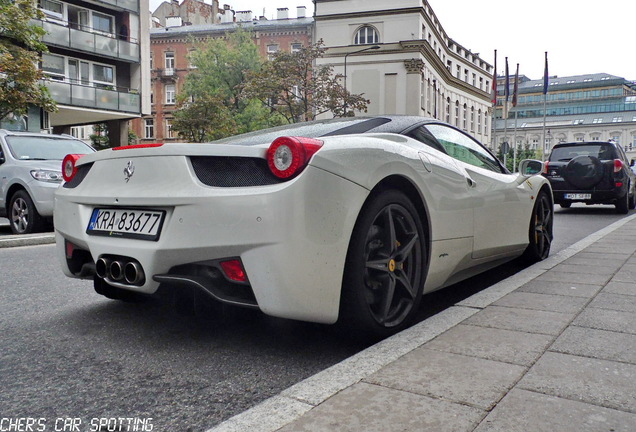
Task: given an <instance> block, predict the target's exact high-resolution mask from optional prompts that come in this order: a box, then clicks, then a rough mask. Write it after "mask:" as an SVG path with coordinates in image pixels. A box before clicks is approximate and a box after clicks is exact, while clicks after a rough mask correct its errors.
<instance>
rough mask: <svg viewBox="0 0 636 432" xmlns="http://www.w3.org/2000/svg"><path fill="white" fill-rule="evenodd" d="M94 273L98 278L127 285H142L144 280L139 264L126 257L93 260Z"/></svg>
mask: <svg viewBox="0 0 636 432" xmlns="http://www.w3.org/2000/svg"><path fill="white" fill-rule="evenodd" d="M95 274H96V275H97V277H98V278H100V279H109V280H112V281H114V282H120V283H125V284H127V285H136V286H139V285H143V283H144V282H145V280H146V276H145V274H144V270H143V268H142V266H141V264H139V263H138V262H137V261H133V260H131V259H130V258H126V257H119V258H116V259H112V258H108V257H100V258H98V259H97V261H96V262H95Z"/></svg>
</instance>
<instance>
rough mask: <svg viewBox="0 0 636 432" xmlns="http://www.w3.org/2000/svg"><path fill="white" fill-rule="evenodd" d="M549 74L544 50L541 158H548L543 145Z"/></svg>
mask: <svg viewBox="0 0 636 432" xmlns="http://www.w3.org/2000/svg"><path fill="white" fill-rule="evenodd" d="M549 80H550V78H549V76H548V52H547V51H546V52H545V68H544V71H543V144H542V149H543V160H547V159H548V155H547V153H548V152H547V151H546V150H547V149H546V146H545V121H546V116H547V101H548V85H549Z"/></svg>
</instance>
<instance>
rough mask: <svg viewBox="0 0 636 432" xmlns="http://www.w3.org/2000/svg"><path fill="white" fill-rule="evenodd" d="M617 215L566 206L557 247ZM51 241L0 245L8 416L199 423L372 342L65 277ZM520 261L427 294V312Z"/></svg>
mask: <svg viewBox="0 0 636 432" xmlns="http://www.w3.org/2000/svg"><path fill="white" fill-rule="evenodd" d="M620 218H621V216H619V215H616V214H615V213H614V210H613V208H612V207H601V206H596V207H589V208H586V207H573V208H571V209H568V210H561V209H558V210H557V214H556V218H555V241H554V244H553V253H557V252H558V251H559V250H562V249H564V248H565V247H567V246H569V245H571V244H573V243H575V242H576V241H578V240H580V239H582V238H584V237H586V236H587V235H589V234H590V233H593V232H595V231H598V230H599V229H602V228H604V227H605V226H607V225H609V224H611V223H612V222H614V221H616V220H618V219H620ZM7 234H8V230H7V228H6V227H2V224H1V223H0V236H3V235H7ZM53 250H54V247H53V245H44V246H31V247H19V248H6V249H0V269H2V276H0V307H1V309H0V310H2V313H1V314H0V334H2V338H0V416H1V417H10V418H20V417H30V418H44V419H46V422H47V423H46V424H47V426H48V428H47V430H54V429H53V427H54V425H55V421H56V419H58V418H60V419H68V418H78V419H80V420H79V422H81V426H80V428H78V429H77V430H78V431H84V430H96V429H92V425H94V424H96V423H95V422H93V423H91V421H92V419H104V418H115V417H125V418H136V419H149V418H152V420H150V422H151V424H152V425H153V430H154V431H166V432H168V431H169V432H181V431H184V432H185V431H197V432H198V431H203V430H206V429H207V428H209V427H211V426H213V425H215V424H217V423H219V422H221V421H223V420H225V419H227V418H229V417H231V416H233V415H235V414H238V413H239V412H242V411H244V410H246V409H247V408H249V407H251V406H253V405H255V404H257V403H258V402H260V401H262V400H264V399H266V398H268V397H270V396H272V395H275V394H277V393H279V392H280V391H281V390H283V389H285V388H287V387H289V386H290V385H292V384H294V383H296V382H298V381H301V380H302V379H304V378H306V377H309V376H311V375H313V374H315V373H316V372H318V371H321V370H323V369H325V368H327V367H329V366H330V365H332V364H335V363H337V362H339V361H341V360H343V359H345V358H347V357H349V356H351V355H352V354H354V353H356V352H358V351H360V350H362V349H363V348H365V347H366V346H365V345H364V344H361V343H356V342H353V341H350V340H347V339H345V338H342V337H341V336H340V335H338V334H336V333H335V332H333V331H332V329H331V328H330V327H326V326H320V325H314V324H307V323H301V322H295V321H288V320H280V319H275V318H270V317H266V316H264V315H262V314H259V313H256V312H252V311H247V310H240V309H225V310H224V311H222V313H221V315H219V316H216V317H213V318H210V319H205V320H204V319H201V318H196V317H193V316H183V315H178V314H177V313H176V312H175V308H174V307H171V305H170V304H167V303H164V302H159V301H152V302H147V303H143V304H126V303H121V302H114V301H109V300H106V299H104V298H101V297H99V296H97V295H96V294H94V292H93V290H92V287H91V284H90V282H86V281H79V280H72V279H68V278H66V277H64V276H63V275H62V273H61V271H60V270H59V267H58V263H57V262H56V260H55V257H54V254H53ZM521 268H523V267H522V265H521V264H520V263H516V262H513V263H511V264H509V265H506V266H502V267H499V268H497V269H495V270H492V271H490V272H488V273H486V274H484V275H482V276H479V277H476V278H472V279H470V280H468V281H466V282H464V283H462V284H458V285H456V286H453V287H450V288H448V289H445V290H442V291H438V292H437V293H433V294H430V295H427V296H425V298H424V302H423V307H422V310H421V313H420V319H424V318H426V317H428V316H430V315H431V314H434V313H436V312H437V311H439V310H442V309H444V308H446V307H448V306H450V305H452V304H454V303H455V302H457V301H459V300H461V299H463V298H465V297H467V296H469V295H471V294H472V293H474V292H476V291H478V290H481V289H483V288H485V287H487V286H489V285H491V284H492V283H495V282H497V281H498V280H501V279H502V278H505V277H507V276H508V275H510V274H513V273H514V272H516V271H518V270H520V269H521ZM60 424H61V423H60ZM69 430H72V429H69Z"/></svg>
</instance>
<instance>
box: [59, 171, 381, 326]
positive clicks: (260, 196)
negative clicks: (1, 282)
mask: <svg viewBox="0 0 636 432" xmlns="http://www.w3.org/2000/svg"><path fill="white" fill-rule="evenodd" d="M139 165H141V164H139ZM175 178H178V176H175ZM174 181H175V183H176V182H177V181H178V180H174ZM82 186H84V184H82ZM82 190H83V187H78V188H76V189H63V188H61V189H60V190H59V191H58V194H57V196H56V208H55V215H56V225H55V228H56V237H57V253H58V257H59V260H60V262H61V264H62V269H63V271H64V273H65V274H66V275H67V276H71V277H82V276H84V277H86V276H87V275H86V274H84V275H82V273H81V269H80V268H76V269H71V268H69V263H68V260H67V258H66V254H67V249H66V242H67V241H68V242H71V243H73V244H74V245H76V246H77V247H78V248H80V249H82V250H85V251H87V253H88V254H90V256H89V257H88V259H89V260H91V261H92V262H95V261H96V260H97V259H98V258H100V257H104V256H111V255H112V256H122V257H126V258H127V259H129V261H130V260H134V261H135V262H138V263H139V264H140V265H141V266H142V268H143V272H144V274H145V282H144V283H143V284H142V285H139V286H126V285H124V284H118V283H112V285H114V286H118V287H120V288H126V289H130V290H132V291H137V292H142V293H147V294H152V293H154V292H155V291H156V290H157V289H158V287H159V284H160V283H165V284H168V285H175V286H178V285H183V284H189V285H193V284H194V285H196V284H197V283H199V282H201V281H202V276H205V277H206V278H207V279H209V280H212V279H214V278H213V277H212V276H209V277H208V275H201V274H199V273H196V274H195V273H192V274H189V275H188V276H189V278H188V279H189V280H187V281H184V282H183V283H180V280H177V279H178V278H179V277H180V276H182V275H183V273H182V272H181V271H180V270H181V269H183V268H184V267H183V266H187V267H188V268H189V266H191V265H195V264H199V263H201V262H209V261H215V260H220V259H224V258H228V257H238V258H240V260H241V262H242V263H243V266H244V268H245V272H246V274H247V277H248V279H249V285H250V287H251V290H252V292H253V295H254V299H255V302H256V305H257V306H258V308H260V309H261V310H262V311H263V312H264V313H266V314H269V315H273V316H278V317H283V318H291V319H300V320H304V321H314V322H322V323H333V322H335V321H336V319H337V317H338V308H339V302H340V288H341V284H342V275H343V271H344V262H345V257H346V252H347V248H348V244H349V239H350V236H351V232H352V230H353V225H354V224H355V220H356V218H357V215H358V212H359V210H360V208H361V207H362V204H363V203H364V200H365V199H366V197H367V196H368V193H369V192H368V190H366V189H364V188H362V187H360V186H358V185H356V184H354V183H351V182H349V181H347V180H345V179H343V178H342V177H339V176H335V175H333V174H330V173H328V172H326V171H324V170H321V169H316V168H312V167H308V168H307V170H306V171H305V172H303V174H302V175H301V176H299V177H298V178H296V179H294V180H292V181H289V182H286V183H282V184H278V185H271V186H260V187H252V188H213V187H202V186H200V185H196V184H189V185H188V184H187V183H186V182H184V183H183V184H175V185H172V189H167V190H166V188H162V189H161V188H158V189H157V190H152V191H150V192H149V194H148V195H150V196H151V197H152V196H153V195H154V198H147V197H145V198H144V199H143V202H144V204H143V207H145V208H152V209H162V210H165V211H166V220H165V222H164V226H163V229H162V232H161V236H160V238H159V239H158V241H156V242H155V241H147V240H137V239H130V238H118V237H108V236H91V235H88V234H87V233H86V227H87V226H88V223H89V218H90V215H91V213H92V209H93V208H94V207H100V206H111V207H112V206H113V199H112V198H108V197H106V196H104V197H100V196H97V197H96V196H86V195H83V194H82ZM90 190H91V191H94V190H95V189H93V188H91V189H90ZM122 190H125V189H124V188H122ZM175 190H177V191H178V193H175V192H174V191H175ZM308 197H311V199H308ZM140 201H142V200H141V199H137V198H134V197H130V198H127V199H125V200H124V199H122V198H120V199H119V204H118V205H120V206H121V207H124V208H125V207H136V208H140V204H137V205H134V204H133V202H136V203H139V202H140ZM86 264H92V263H86ZM74 270H75V271H74ZM325 270H327V271H325ZM109 283H110V281H109ZM201 283H203V284H205V282H201Z"/></svg>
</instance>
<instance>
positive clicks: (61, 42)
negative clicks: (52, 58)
mask: <svg viewBox="0 0 636 432" xmlns="http://www.w3.org/2000/svg"><path fill="white" fill-rule="evenodd" d="M33 22H34V23H36V24H38V25H40V26H41V27H42V28H44V30H46V32H47V34H46V35H44V37H43V38H42V40H43V42H44V43H46V44H47V45H52V46H58V47H63V48H70V49H74V50H78V51H83V52H88V53H95V54H98V55H99V56H101V57H110V58H114V59H119V60H122V61H127V62H131V63H139V62H140V61H141V60H140V59H141V57H140V50H139V43H138V41H136V40H134V39H131V40H130V41H128V40H123V39H117V38H115V37H114V35H112V36H111V35H105V34H100V33H95V32H90V31H85V30H81V29H78V28H73V27H71V26H66V25H63V24H57V23H54V22H47V21H37V20H34V21H33Z"/></svg>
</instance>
